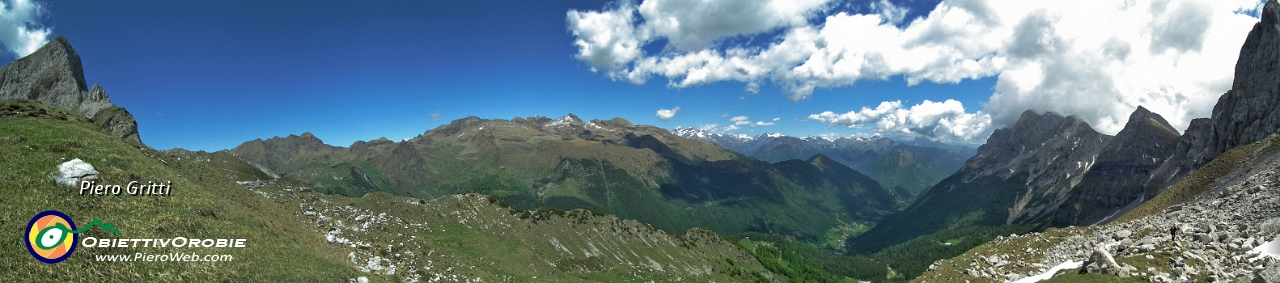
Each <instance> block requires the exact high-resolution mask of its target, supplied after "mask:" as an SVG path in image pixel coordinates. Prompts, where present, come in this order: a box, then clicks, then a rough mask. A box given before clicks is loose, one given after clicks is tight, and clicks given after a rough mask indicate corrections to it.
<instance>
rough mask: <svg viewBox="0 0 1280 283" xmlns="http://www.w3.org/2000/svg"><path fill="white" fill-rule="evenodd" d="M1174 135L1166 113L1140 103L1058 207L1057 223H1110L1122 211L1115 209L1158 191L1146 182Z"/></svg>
mask: <svg viewBox="0 0 1280 283" xmlns="http://www.w3.org/2000/svg"><path fill="white" fill-rule="evenodd" d="M1178 139H1179V136H1178V132H1177V131H1176V130H1174V129H1173V127H1172V126H1169V123H1168V122H1167V121H1165V119H1164V117H1161V116H1160V115H1159V114H1156V113H1152V112H1151V111H1150V110H1147V109H1146V108H1144V107H1141V106H1139V107H1138V109H1137V110H1134V111H1133V114H1130V115H1129V121H1128V123H1126V124H1125V126H1124V129H1123V130H1121V131H1120V132H1119V133H1117V134H1116V136H1115V138H1112V139H1111V141H1110V142H1108V143H1107V144H1106V146H1104V147H1103V148H1102V151H1101V152H1100V153H1099V154H1098V158H1097V164H1094V165H1093V166H1092V168H1090V170H1089V171H1088V172H1086V173H1085V174H1084V178H1083V179H1081V180H1080V183H1079V184H1078V185H1077V186H1076V188H1075V190H1073V192H1072V193H1071V195H1070V196H1069V197H1068V199H1067V201H1066V202H1065V203H1063V204H1062V205H1061V207H1060V208H1059V210H1058V212H1057V214H1056V215H1055V218H1054V221H1055V224H1057V225H1091V224H1095V223H1098V222H1100V221H1108V220H1110V219H1111V218H1112V217H1115V216H1118V215H1120V213H1118V211H1124V210H1126V209H1127V208H1132V207H1133V206H1136V205H1137V204H1139V203H1141V202H1143V201H1145V200H1148V199H1150V198H1151V197H1152V196H1154V195H1155V194H1154V192H1155V191H1158V190H1159V189H1158V188H1148V180H1151V179H1153V178H1152V176H1153V174H1155V172H1156V171H1158V170H1157V169H1158V167H1159V166H1161V165H1163V164H1164V163H1165V162H1167V160H1168V159H1169V157H1170V155H1172V154H1173V152H1174V151H1175V150H1176V148H1177V144H1178Z"/></svg>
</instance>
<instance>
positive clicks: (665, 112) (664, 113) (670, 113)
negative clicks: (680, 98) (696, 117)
mask: <svg viewBox="0 0 1280 283" xmlns="http://www.w3.org/2000/svg"><path fill="white" fill-rule="evenodd" d="M678 112H680V106H676V108H672V109H658V114H656V116H658V119H660V120H663V121H666V120H671V118H675V117H676V113H678Z"/></svg>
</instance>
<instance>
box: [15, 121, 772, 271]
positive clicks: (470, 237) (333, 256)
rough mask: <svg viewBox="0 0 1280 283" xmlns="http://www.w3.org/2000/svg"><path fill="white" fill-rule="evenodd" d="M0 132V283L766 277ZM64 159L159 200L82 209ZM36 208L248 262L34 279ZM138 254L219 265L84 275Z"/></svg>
mask: <svg viewBox="0 0 1280 283" xmlns="http://www.w3.org/2000/svg"><path fill="white" fill-rule="evenodd" d="M0 133H2V134H0V159H2V160H5V169H6V170H0V186H2V187H3V190H4V191H3V194H4V195H5V197H4V198H0V208H3V209H0V219H4V221H2V222H0V226H3V229H4V230H5V231H11V232H10V237H9V239H10V240H7V241H4V245H5V247H4V248H3V251H0V280H3V281H9V282H13V281H26V280H29V279H32V278H40V279H42V280H53V281H90V280H93V281H99V280H101V281H108V282H121V281H230V282H306V281H314V282H334V281H339V282H341V281H346V280H348V279H353V278H356V277H368V278H369V279H371V280H372V281H375V282H379V281H405V280H421V281H426V280H430V279H441V278H442V279H443V280H445V281H465V280H476V279H478V280H483V281H485V282H496V281H555V282H579V281H611V282H629V281H634V282H641V281H644V282H648V281H659V282H668V281H679V280H693V281H717V282H732V281H756V280H758V279H759V278H763V277H765V276H773V275H772V273H770V272H768V271H766V269H765V268H764V267H763V266H762V265H760V263H759V262H757V261H755V259H754V257H752V256H750V253H748V252H746V251H744V250H742V249H739V248H738V247H737V246H736V245H735V244H734V243H732V242H729V241H726V240H723V239H722V238H720V237H719V236H717V235H716V234H715V233H713V232H710V231H708V230H705V229H694V230H689V231H687V232H686V233H682V234H681V235H671V234H667V233H665V232H663V231H661V230H658V229H655V228H653V227H652V226H650V225H647V224H643V223H640V222H636V221H632V220H623V219H620V218H618V217H614V216H611V215H602V214H596V213H591V212H587V211H582V210H579V211H570V212H564V211H557V210H537V211H529V210H520V209H514V208H511V207H510V206H508V205H506V204H505V203H502V202H500V201H498V200H497V199H495V198H492V197H487V196H483V195H451V196H445V197H441V198H436V199H432V200H422V199H415V198H408V197H399V196H392V195H389V194H385V193H373V194H368V195H365V196H363V197H361V198H348V197H343V196H335V195H324V194H319V193H316V192H314V191H312V190H310V189H308V186H307V185H306V184H304V183H303V182H301V181H300V180H297V179H294V178H279V179H277V178H274V177H273V176H270V175H269V174H268V173H265V172H262V171H260V170H259V169H258V168H256V167H255V166H253V165H250V164H248V163H245V162H242V161H240V159H239V158H237V157H235V156H232V155H231V154H229V153H227V152H225V151H223V152H215V153H206V152H190V151H185V150H170V151H155V150H151V149H149V148H138V147H136V146H132V145H130V144H129V143H127V142H125V141H124V140H122V139H120V138H117V137H112V136H109V135H108V134H107V133H106V132H104V131H103V130H102V129H101V128H99V127H98V126H96V125H94V124H92V123H89V121H87V120H85V119H82V118H78V117H77V116H76V115H72V114H67V113H66V112H65V111H63V110H60V109H57V108H53V107H50V106H46V105H43V104H39V103H37V102H32V101H3V102H0ZM73 158H79V159H82V160H85V161H86V162H89V163H91V164H93V165H94V167H95V168H96V169H97V170H98V171H99V172H100V179H98V180H97V181H96V182H98V183H100V184H115V183H127V182H128V181H131V180H142V181H147V180H159V181H172V182H173V189H172V193H171V195H169V196H81V195H79V194H78V190H77V189H73V188H71V187H66V186H63V185H59V184H56V183H55V182H54V180H53V179H52V178H51V177H50V176H51V174H53V173H54V172H57V169H56V168H57V165H58V164H60V163H62V162H64V161H65V160H71V159H73ZM351 168H359V167H351ZM348 170H352V169H350V168H348ZM355 170H357V171H358V170H359V169H355ZM372 179H376V178H371V180H372ZM375 186H376V185H375ZM49 209H56V210H59V211H62V212H64V213H66V214H67V215H69V216H71V217H72V218H73V219H74V221H76V222H77V224H79V225H82V226H80V227H78V228H82V227H84V226H83V225H86V224H87V223H88V222H89V220H90V219H100V220H101V221H103V222H106V223H109V224H111V225H113V226H114V227H115V228H117V229H119V230H120V231H121V234H119V235H115V234H108V233H107V232H104V231H103V230H100V229H96V228H95V229H93V230H91V231H88V232H85V233H84V234H82V236H84V237H96V238H173V237H188V238H202V239H208V238H233V239H237V238H243V239H247V241H248V242H247V248H221V249H219V248H86V247H79V248H78V249H77V250H75V252H74V254H73V255H72V256H71V257H70V258H69V259H67V260H66V261H63V262H61V263H57V264H46V263H42V262H39V261H37V260H35V259H34V258H32V257H31V256H30V255H28V254H27V252H26V250H25V247H24V244H23V242H24V241H23V240H22V237H23V236H22V235H21V234H22V233H25V232H22V231H24V227H23V225H24V224H25V223H27V221H28V220H29V219H30V218H31V217H32V216H33V215H35V214H36V213H38V212H41V211H44V210H49ZM138 252H145V253H149V254H165V253H171V252H181V253H198V254H227V255H230V256H232V257H233V258H232V259H230V260H227V261H220V262H154V261H153V262H137V261H135V262H99V261H96V258H97V256H100V255H132V254H134V253H138ZM69 271H71V272H69Z"/></svg>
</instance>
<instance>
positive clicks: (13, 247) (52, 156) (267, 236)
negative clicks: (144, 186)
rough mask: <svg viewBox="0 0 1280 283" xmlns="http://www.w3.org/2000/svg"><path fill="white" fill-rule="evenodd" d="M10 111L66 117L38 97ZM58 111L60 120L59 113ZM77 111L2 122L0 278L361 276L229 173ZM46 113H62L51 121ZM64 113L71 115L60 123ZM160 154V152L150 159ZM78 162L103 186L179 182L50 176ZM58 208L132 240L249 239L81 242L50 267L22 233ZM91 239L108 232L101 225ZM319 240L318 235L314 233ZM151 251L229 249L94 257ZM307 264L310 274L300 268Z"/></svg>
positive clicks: (8, 109) (300, 278) (0, 106)
mask: <svg viewBox="0 0 1280 283" xmlns="http://www.w3.org/2000/svg"><path fill="white" fill-rule="evenodd" d="M0 110H5V111H3V112H5V113H6V114H13V113H18V112H25V113H39V112H41V111H42V112H44V113H58V112H60V111H61V110H58V109H55V108H52V107H48V106H44V105H41V104H37V103H31V102H15V101H6V102H4V103H2V104H0ZM59 116H60V117H59ZM74 116H75V115H57V114H50V115H44V117H46V118H30V117H12V116H11V117H6V118H0V141H3V142H0V160H4V167H5V168H4V170H0V190H2V192H0V194H3V195H4V196H5V197H3V198H0V208H3V209H0V230H3V231H8V232H6V233H5V235H6V236H5V237H4V239H5V240H3V242H2V243H3V246H4V247H3V248H0V281H22V280H27V279H32V278H41V279H48V280H59V281H60V280H70V281H88V280H105V281H264V280H265V281H295V282H296V281H339V280H345V279H346V278H352V277H356V276H360V274H359V273H358V272H356V271H355V270H353V269H352V268H350V267H347V266H345V265H343V264H342V261H341V258H340V257H339V255H338V254H336V253H333V252H332V251H330V250H328V249H326V248H325V247H323V246H319V245H316V243H314V241H310V242H309V241H307V237H306V236H304V235H306V234H307V233H306V232H307V231H302V230H300V229H297V228H292V227H296V225H293V224H296V223H298V222H300V219H296V218H295V217H292V216H289V215H288V214H286V213H279V214H277V213H276V212H279V211H281V209H283V208H281V207H280V206H278V205H277V204H275V203H272V202H271V201H268V200H265V199H261V198H255V197H252V196H248V195H246V194H247V192H245V191H243V190H230V189H229V188H228V187H229V186H230V185H233V184H234V183H232V182H231V181H230V179H227V178H226V177H223V176H193V175H183V174H180V173H178V170H174V169H172V168H169V167H167V166H166V165H165V164H164V163H162V162H161V161H160V160H159V159H163V158H164V157H163V156H162V155H163V154H160V153H158V152H155V151H152V150H143V149H138V148H136V147H133V146H130V145H129V144H127V143H125V142H124V141H122V140H120V139H119V138H115V137H112V136H109V135H108V134H106V133H105V132H104V131H102V130H101V129H100V128H99V127H97V126H95V125H93V124H89V123H83V122H76V121H75V120H78V119H76V118H75V117H74ZM48 117H53V118H59V119H48ZM63 118H65V119H69V120H71V121H66V120H62V119H63ZM152 156H156V157H158V158H152ZM72 158H80V159H82V160H86V161H88V162H91V163H92V164H94V165H95V167H96V168H97V170H99V172H101V175H102V177H101V179H100V180H99V182H100V183H107V184H117V183H119V184H124V183H128V181H129V180H130V179H131V178H140V179H142V180H162V181H173V192H172V195H170V196H167V197H125V196H105V197H104V196H99V197H89V196H80V195H78V194H77V192H76V190H74V189H72V188H69V187H65V186H61V185H57V184H56V183H54V181H53V180H52V178H50V174H52V173H53V172H56V167H57V165H58V164H60V163H61V162H63V160H70V159H72ZM49 209H56V210H60V211H62V212H64V213H66V214H68V215H69V216H71V217H72V219H73V220H74V221H76V222H77V224H79V225H85V224H87V223H88V221H89V220H91V219H93V218H98V219H101V220H103V221H106V222H109V223H111V224H114V225H115V227H116V228H118V229H119V230H120V231H121V232H122V233H123V234H121V235H119V236H118V237H129V238H167V237H178V236H183V237H191V238H245V239H249V248H244V249H175V248H167V249H145V250H143V249H136V250H135V249H90V248H78V249H77V250H76V251H75V254H74V255H73V256H72V257H71V258H70V259H68V260H66V261H63V262H61V263H58V264H55V265H50V264H45V263H41V262H39V261H36V260H35V259H33V258H32V257H31V256H30V255H28V254H27V252H26V248H25V247H24V244H23V241H22V240H21V239H22V236H21V235H22V234H23V233H25V231H24V227H25V225H26V223H27V222H28V221H29V220H30V218H31V217H32V216H33V215H35V214H36V213H38V212H40V211H44V210H49ZM83 236H88V237H117V236H114V235H112V236H108V235H106V234H104V232H102V231H100V230H97V229H95V230H93V231H90V232H86V234H83ZM313 238H314V237H313ZM133 252H147V253H151V254H163V253H168V252H188V253H189V252H196V253H200V254H230V255H232V256H234V257H235V258H236V260H232V261H227V262H216V263H208V262H128V263H101V262H95V261H94V255H101V254H131V253H133ZM298 270H308V271H309V272H297V271H298Z"/></svg>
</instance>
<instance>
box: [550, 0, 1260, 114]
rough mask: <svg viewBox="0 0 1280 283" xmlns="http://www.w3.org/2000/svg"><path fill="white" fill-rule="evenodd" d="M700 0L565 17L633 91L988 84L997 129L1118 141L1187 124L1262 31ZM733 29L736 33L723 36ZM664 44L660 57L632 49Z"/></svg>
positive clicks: (1126, 15) (1195, 19) (956, 6)
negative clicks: (1139, 131)
mask: <svg viewBox="0 0 1280 283" xmlns="http://www.w3.org/2000/svg"><path fill="white" fill-rule="evenodd" d="M703 2H708V3H709V4H716V5H718V6H714V7H718V8H705V9H704V8H697V9H675V8H672V7H677V6H670V5H678V4H679V3H674V2H668V1H654V0H650V1H645V2H644V3H641V4H639V5H630V4H621V5H615V6H614V7H612V8H610V9H607V10H605V11H604V12H594V11H587V12H579V11H570V12H569V23H570V24H569V28H570V31H571V32H572V33H573V35H574V36H575V37H576V38H577V39H576V41H575V44H576V45H577V46H578V48H579V53H578V58H579V59H581V60H583V61H584V62H587V63H589V64H591V66H592V67H594V68H599V69H604V70H606V75H607V76H609V77H610V78H613V79H615V80H626V81H629V82H632V83H636V84H642V83H645V82H646V81H647V80H648V79H649V78H651V77H663V78H666V79H667V80H668V83H667V84H668V86H669V87H673V88H684V87H690V86H696V85H702V84H707V83H713V82H720V81H739V82H743V83H744V84H745V87H744V90H745V91H748V92H756V91H759V89H760V88H761V87H762V86H761V85H762V84H764V83H767V82H772V83H773V84H776V85H778V86H779V87H781V88H782V89H783V91H784V92H785V93H786V94H787V95H788V97H789V98H790V99H792V100H793V101H799V100H804V99H807V98H808V97H809V96H810V95H812V93H813V91H814V90H815V89H817V88H834V87H845V86H851V85H853V84H854V83H856V82H858V81H862V80H881V79H887V78H889V77H893V76H903V77H904V78H905V79H906V81H907V83H908V84H909V85H914V84H918V83H921V82H934V83H957V82H960V81H961V80H964V79H978V78H984V77H995V78H996V80H997V82H996V86H995V89H994V91H993V93H992V96H991V98H990V100H989V101H988V103H987V104H986V105H985V106H984V111H985V112H986V113H990V115H991V117H992V119H993V121H994V122H995V123H996V124H1001V125H1008V124H1012V122H1013V121H1015V120H1016V119H1017V117H1018V116H1019V114H1020V113H1022V112H1023V111H1025V110H1028V109H1033V110H1036V111H1054V112H1059V113H1064V114H1069V115H1076V116H1079V117H1081V118H1082V119H1084V120H1085V121H1088V122H1089V123H1090V124H1091V125H1093V126H1094V127H1095V128H1097V129H1099V130H1100V131H1102V132H1104V133H1115V132H1118V131H1119V130H1120V128H1121V127H1122V126H1123V123H1124V122H1125V120H1126V118H1127V117H1128V115H1129V113H1130V112H1132V111H1133V109H1135V108H1137V106H1139V105H1141V106H1145V107H1147V108H1148V109H1151V110H1152V111H1154V112H1156V113H1159V114H1161V115H1163V116H1164V117H1165V118H1166V119H1167V120H1169V122H1170V123H1172V124H1173V125H1174V126H1175V127H1179V128H1185V127H1186V125H1187V123H1188V122H1189V121H1190V120H1191V119H1192V118H1195V117H1205V116H1208V115H1209V113H1210V112H1211V110H1212V109H1211V108H1212V105H1213V103H1214V101H1215V100H1216V98H1217V97H1218V96H1219V95H1221V94H1222V93H1223V92H1225V91H1226V90H1227V89H1229V88H1230V85H1231V80H1232V78H1231V76H1232V73H1233V67H1234V64H1235V61H1236V57H1237V56H1238V54H1239V48H1240V46H1241V44H1242V43H1243V41H1244V37H1245V35H1246V34H1247V33H1248V31H1249V30H1250V28H1251V27H1252V25H1253V24H1254V23H1255V22H1257V19H1256V18H1253V17H1251V16H1250V15H1248V14H1242V13H1238V12H1242V11H1243V12H1248V11H1254V10H1256V9H1257V7H1258V1H1257V0H1225V1H1222V0H1220V1H1213V0H1129V1H1051V0H944V1H943V2H941V3H939V4H938V5H937V6H936V7H934V9H933V10H932V11H930V12H929V13H928V15H927V16H925V17H921V18H918V19H915V20H911V21H910V23H908V24H906V25H905V26H903V27H901V28H899V27H898V26H895V24H894V22H893V21H894V20H895V19H897V17H896V16H895V15H898V14H903V13H901V12H897V11H898V10H900V9H901V8H899V6H897V5H893V4H892V3H889V2H887V1H879V0H877V1H876V2H874V5H873V6H874V7H873V8H875V9H872V10H873V11H871V13H869V14H850V13H846V12H839V13H829V12H827V10H826V9H825V7H826V6H827V5H828V3H825V2H824V1H802V2H795V3H797V4H795V5H781V4H777V3H778V1H769V2H761V3H755V4H745V3H738V1H729V0H721V1H712V0H707V1H703ZM730 3H732V4H739V5H741V7H739V8H737V9H728V8H729V7H731V6H724V5H728V4H730ZM645 7H651V8H645ZM734 7H736V6H734ZM890 8H892V9H890ZM903 15H904V16H905V14H903ZM725 18H731V19H725ZM804 19H808V20H804ZM699 20H701V21H699ZM902 20H906V19H902ZM729 22H734V23H742V24H741V25H734V26H731V27H730V26H722V25H723V24H727V23H729ZM674 23H679V25H676V24H674ZM602 31H609V32H607V33H606V32H602ZM771 31H774V32H776V34H777V35H776V36H773V37H772V38H768V39H767V40H766V41H764V43H760V42H759V41H758V40H757V42H755V43H743V42H742V40H737V41H727V39H732V38H740V37H742V36H759V35H760V34H762V33H764V32H771ZM770 34H773V33H770ZM664 40H665V41H664ZM662 42H666V44H667V46H665V48H663V49H662V51H661V52H658V53H657V54H644V52H643V51H642V49H641V46H643V45H645V44H661V43H662Z"/></svg>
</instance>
